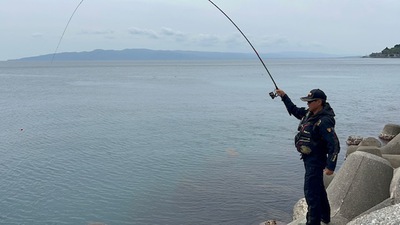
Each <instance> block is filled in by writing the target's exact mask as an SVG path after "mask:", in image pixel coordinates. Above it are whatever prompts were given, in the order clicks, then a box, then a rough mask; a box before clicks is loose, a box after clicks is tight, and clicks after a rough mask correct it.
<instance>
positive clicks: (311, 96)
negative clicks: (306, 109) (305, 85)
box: [300, 89, 326, 102]
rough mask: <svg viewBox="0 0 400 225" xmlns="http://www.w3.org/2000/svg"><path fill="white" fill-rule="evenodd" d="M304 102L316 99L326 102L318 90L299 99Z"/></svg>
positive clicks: (323, 95)
mask: <svg viewBox="0 0 400 225" xmlns="http://www.w3.org/2000/svg"><path fill="white" fill-rule="evenodd" d="M300 99H301V100H302V101H304V102H309V101H314V100H317V99H322V100H325V101H326V94H325V93H324V92H323V91H321V90H320V89H312V90H311V91H310V93H308V95H307V96H306V97H301V98H300Z"/></svg>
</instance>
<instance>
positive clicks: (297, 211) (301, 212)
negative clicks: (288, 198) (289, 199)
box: [293, 198, 308, 221]
mask: <svg viewBox="0 0 400 225" xmlns="http://www.w3.org/2000/svg"><path fill="white" fill-rule="evenodd" d="M307 208H308V205H307V202H306V199H305V198H302V199H300V200H299V201H298V202H296V204H295V205H294V207H293V221H295V220H297V219H299V218H302V217H305V216H306V214H307V211H308V209H307Z"/></svg>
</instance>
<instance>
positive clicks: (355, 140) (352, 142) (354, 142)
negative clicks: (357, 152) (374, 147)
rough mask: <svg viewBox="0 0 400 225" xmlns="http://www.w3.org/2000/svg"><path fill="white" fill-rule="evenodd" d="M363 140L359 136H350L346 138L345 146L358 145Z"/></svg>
mask: <svg viewBox="0 0 400 225" xmlns="http://www.w3.org/2000/svg"><path fill="white" fill-rule="evenodd" d="M362 140H363V137H361V136H354V135H351V136H349V137H348V138H347V141H346V144H347V145H358V144H360V142H361V141H362Z"/></svg>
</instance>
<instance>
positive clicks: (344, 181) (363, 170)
mask: <svg viewBox="0 0 400 225" xmlns="http://www.w3.org/2000/svg"><path fill="white" fill-rule="evenodd" d="M379 139H380V140H379ZM379 139H377V138H374V137H367V138H361V137H360V136H350V137H349V139H348V140H347V144H348V145H349V146H348V149H347V152H346V159H345V161H344V163H343V165H342V166H341V168H340V169H339V171H338V172H337V173H336V174H335V175H334V177H333V179H332V177H324V179H325V178H326V181H325V186H326V188H327V189H326V190H327V193H328V198H329V201H330V205H331V223H329V224H330V225H344V224H347V225H357V224H385V225H386V224H400V125H395V124H387V125H385V127H384V129H383V131H382V133H381V134H380V135H379ZM324 176H325V175H324ZM306 204H307V203H306V202H305V201H304V198H303V199H300V200H299V201H298V202H297V203H296V205H295V206H294V208H293V221H292V222H291V223H289V224H288V225H302V224H305V223H306V219H305V215H306V213H307V205H306ZM267 222H268V223H267ZM267 222H263V223H261V224H263V225H264V224H273V222H274V221H267ZM321 224H323V223H321Z"/></svg>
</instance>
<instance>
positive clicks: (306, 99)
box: [300, 97, 316, 102]
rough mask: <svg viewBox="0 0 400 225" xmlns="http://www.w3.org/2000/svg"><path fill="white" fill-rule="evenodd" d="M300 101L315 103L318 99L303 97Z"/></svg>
mask: <svg viewBox="0 0 400 225" xmlns="http://www.w3.org/2000/svg"><path fill="white" fill-rule="evenodd" d="M300 100H302V101H303V102H309V101H314V100H316V98H310V97H301V98H300Z"/></svg>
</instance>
